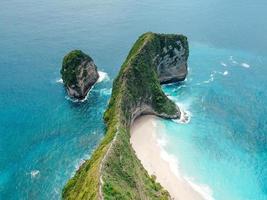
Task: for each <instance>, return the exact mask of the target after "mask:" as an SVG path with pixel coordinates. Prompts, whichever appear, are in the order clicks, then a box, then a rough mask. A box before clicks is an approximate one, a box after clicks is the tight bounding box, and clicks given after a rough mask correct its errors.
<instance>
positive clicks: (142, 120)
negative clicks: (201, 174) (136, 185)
mask: <svg viewBox="0 0 267 200" xmlns="http://www.w3.org/2000/svg"><path fill="white" fill-rule="evenodd" d="M155 120H156V117H155V116H150V115H147V116H142V117H139V118H138V119H136V120H135V122H134V123H133V125H132V127H131V144H132V147H133V149H134V150H135V152H136V154H137V157H138V158H139V159H140V160H141V162H142V164H143V166H144V167H145V169H146V170H147V171H148V173H149V174H150V175H155V176H156V177H157V179H156V180H157V182H159V183H160V184H161V185H162V186H163V187H164V188H165V189H166V190H168V191H169V193H170V195H171V197H172V198H173V199H175V200H200V199H204V198H203V197H202V196H201V195H200V193H198V192H197V191H195V190H194V189H193V188H192V186H191V185H190V184H189V182H187V181H186V180H185V179H184V178H183V177H182V176H181V177H179V176H177V175H175V173H174V172H173V171H172V170H171V166H170V163H169V162H168V161H166V160H164V159H163V158H162V156H161V153H162V151H161V147H160V145H159V143H158V141H157V137H156V130H157V128H158V127H157V126H158V125H157V126H156V121H155Z"/></svg>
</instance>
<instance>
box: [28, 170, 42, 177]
mask: <svg viewBox="0 0 267 200" xmlns="http://www.w3.org/2000/svg"><path fill="white" fill-rule="evenodd" d="M30 174H31V178H35V177H36V176H37V175H39V174H40V171H39V170H32V171H31V173H30Z"/></svg>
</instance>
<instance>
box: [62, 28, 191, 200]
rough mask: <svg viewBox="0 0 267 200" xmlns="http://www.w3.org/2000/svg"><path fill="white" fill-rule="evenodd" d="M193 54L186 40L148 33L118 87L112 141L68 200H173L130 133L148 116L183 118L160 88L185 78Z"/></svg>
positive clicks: (74, 182)
mask: <svg viewBox="0 0 267 200" xmlns="http://www.w3.org/2000/svg"><path fill="white" fill-rule="evenodd" d="M188 54H189V50H188V43H187V38H186V37H185V36H183V35H172V34H155V33H145V34H143V35H142V36H141V37H140V38H139V39H138V40H137V42H136V43H135V44H134V46H133V48H132V49H131V51H130V53H129V55H128V57H127V59H126V61H125V62H124V63H123V65H122V67H121V70H120V72H119V74H118V76H117V78H116V79H115V80H114V82H113V89H112V96H111V99H110V102H109V105H108V108H107V110H106V112H105V114H104V119H105V122H106V125H107V128H106V135H105V137H104V138H103V140H102V142H101V144H100V145H99V147H98V148H97V149H96V150H95V152H94V153H93V155H92V157H91V159H90V160H88V161H86V162H85V163H84V164H83V165H82V166H81V167H80V169H79V170H78V171H77V172H76V175H75V176H74V177H73V178H72V179H70V180H69V182H68V183H67V185H66V186H65V188H64V190H63V198H64V199H170V196H169V194H168V192H167V191H166V190H164V189H163V188H162V187H161V186H160V184H158V183H156V181H155V179H154V178H153V177H150V176H149V175H148V174H147V172H146V170H145V169H144V168H143V166H142V165H141V163H140V161H139V160H138V159H137V157H136V155H135V152H134V151H133V149H132V147H131V144H130V132H129V129H130V126H131V123H132V122H133V121H134V119H135V118H136V117H138V116H140V115H142V114H155V115H157V116H160V117H164V118H179V117H180V111H179V108H178V107H177V106H176V105H175V104H174V103H173V102H172V101H171V100H169V99H168V98H167V96H166V95H165V94H164V93H163V91H162V90H161V86H160V83H166V82H173V81H179V80H183V79H184V78H185V76H186V73H187V64H186V62H187V58H188Z"/></svg>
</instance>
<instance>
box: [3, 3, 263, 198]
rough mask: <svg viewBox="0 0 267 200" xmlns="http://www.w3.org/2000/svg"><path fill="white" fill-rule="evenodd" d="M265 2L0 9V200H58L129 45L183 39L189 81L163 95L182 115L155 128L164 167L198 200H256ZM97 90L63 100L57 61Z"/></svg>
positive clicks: (98, 126) (100, 129)
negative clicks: (70, 63)
mask: <svg viewBox="0 0 267 200" xmlns="http://www.w3.org/2000/svg"><path fill="white" fill-rule="evenodd" d="M266 10H267V2H266V0H254V1H251V0H235V1H232V0H224V1H223V0H203V1H197V0H175V1H174V0H170V1H160V0H154V1H152V0H146V1H140V0H99V1H92V0H77V1H70V0H64V1H63V0H56V1H52V0H46V1H45V0H37V1H36V0H35V1H34V0H26V1H19V0H1V4H0V47H1V48H0V76H1V78H0V86H1V87H0V199H1V200H2V199H3V200H9V199H11V200H17V199H19V200H21V199H41V200H43V199H60V195H61V190H62V188H63V186H64V184H65V183H66V181H67V180H68V179H69V178H70V177H71V176H73V174H74V172H75V170H76V169H77V168H78V167H79V165H81V163H82V162H83V160H84V159H88V158H90V154H91V153H92V151H93V150H94V149H95V148H96V147H97V145H98V144H99V142H100V140H101V138H102V137H103V135H104V128H105V125H104V123H103V120H102V115H103V112H104V110H105V108H106V105H107V103H108V100H109V97H110V94H111V87H112V81H113V79H114V78H115V76H116V74H117V73H118V70H119V68H120V66H121V64H122V63H123V61H124V59H125V58H126V56H127V54H128V52H129V50H130V48H131V46H132V45H133V43H134V41H135V40H136V39H137V38H138V36H139V35H140V34H142V33H144V32H147V31H153V32H162V33H183V34H185V35H187V36H188V40H189V44H190V57H189V75H188V77H187V79H186V81H184V82H183V83H179V84H171V85H165V86H163V89H164V91H165V93H166V94H167V95H168V96H169V97H170V98H172V99H173V100H174V101H175V102H176V103H177V104H178V105H179V106H180V107H181V109H183V110H184V111H185V112H186V113H187V114H188V115H189V116H190V120H189V121H188V123H184V124H183V123H180V122H179V121H170V120H169V121H166V120H159V123H161V124H163V127H165V128H164V129H162V130H160V131H159V132H158V136H159V140H160V141H161V142H162V143H161V144H162V146H163V148H164V151H166V153H167V155H168V156H169V158H171V159H170V162H171V164H173V166H174V167H175V168H177V170H179V172H180V173H181V174H182V176H183V177H184V178H186V179H187V180H188V181H189V182H190V183H191V184H192V185H193V187H195V188H196V189H197V190H199V191H200V192H202V193H203V195H205V196H206V198H207V199H216V200H267V168H266V166H267V106H266V105H267V92H266V86H267V78H266V75H267V26H266V19H267V14H266ZM72 49H81V50H83V51H84V52H86V53H88V54H89V55H91V57H93V58H94V60H95V63H96V65H97V66H98V69H99V70H100V71H101V72H102V73H101V75H102V76H101V77H102V78H101V81H100V82H99V83H97V84H96V85H95V87H94V88H93V89H92V90H91V92H90V94H89V95H88V98H87V100H86V101H84V102H73V101H71V100H70V99H68V98H67V96H66V92H65V90H64V88H63V85H62V83H61V82H60V73H59V71H60V68H61V62H62V58H63V56H64V55H65V54H66V53H68V52H69V51H70V50H72Z"/></svg>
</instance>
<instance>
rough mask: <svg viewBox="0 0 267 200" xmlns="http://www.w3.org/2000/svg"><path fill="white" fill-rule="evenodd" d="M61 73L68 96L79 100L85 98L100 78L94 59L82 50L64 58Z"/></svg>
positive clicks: (72, 52)
mask: <svg viewBox="0 0 267 200" xmlns="http://www.w3.org/2000/svg"><path fill="white" fill-rule="evenodd" d="M60 72H61V75H62V79H63V83H64V85H65V87H66V89H67V92H68V95H69V96H70V97H73V98H77V99H83V98H85V96H86V95H87V93H88V91H89V90H90V89H91V87H92V86H93V85H94V84H95V83H96V81H97V79H98V78H99V74H98V72H97V67H96V65H95V64H94V61H93V59H92V58H91V57H90V56H88V55H86V54H85V53H83V52H82V51H80V50H74V51H71V52H70V53H68V54H67V55H66V56H65V57H64V59H63V64H62V69H61V71H60Z"/></svg>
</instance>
